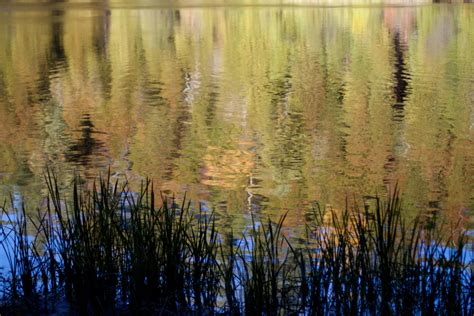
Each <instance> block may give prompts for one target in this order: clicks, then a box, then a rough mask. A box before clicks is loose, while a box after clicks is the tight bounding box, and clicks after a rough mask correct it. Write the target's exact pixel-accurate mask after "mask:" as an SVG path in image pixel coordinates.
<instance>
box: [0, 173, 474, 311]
mask: <svg viewBox="0 0 474 316" xmlns="http://www.w3.org/2000/svg"><path fill="white" fill-rule="evenodd" d="M45 181H46V183H47V185H48V189H49V196H48V198H47V200H46V203H45V206H44V207H42V208H40V209H38V210H36V212H33V213H30V212H27V210H26V209H25V207H23V208H22V209H21V210H15V212H16V213H12V212H7V207H6V205H5V206H4V207H3V208H2V212H3V215H2V218H4V219H5V220H4V222H3V223H2V225H1V228H0V241H1V246H2V249H3V250H4V252H5V254H7V257H8V258H7V262H8V264H9V270H8V271H9V272H8V274H7V275H3V276H2V278H1V279H0V281H1V284H0V289H1V292H0V301H1V307H0V313H2V315H3V314H7V313H16V314H18V313H31V314H36V313H43V314H48V313H53V312H55V311H58V309H60V308H64V306H67V311H68V312H71V313H72V312H73V313H77V314H106V315H107V314H108V315H113V314H160V315H166V314H170V315H171V314H185V315H191V314H196V315H203V314H206V315H207V314H209V315H210V314H229V315H240V314H245V315H283V314H285V315H286V314H300V315H327V314H336V315H358V314H367V315H379V314H383V315H390V314H420V315H435V314H440V315H441V314H449V315H472V314H473V311H474V310H473V301H472V300H473V297H474V278H473V273H472V269H473V262H472V259H469V260H471V261H469V260H468V258H466V257H465V256H466V253H467V252H468V251H472V249H468V247H472V241H469V240H468V239H467V237H466V236H465V235H463V234H462V233H461V234H457V235H455V234H451V233H450V232H451V230H449V231H448V230H446V229H445V226H441V225H436V224H435V225H433V224H432V223H431V224H430V225H427V223H425V222H423V221H422V220H420V219H417V220H415V221H413V222H410V223H407V222H405V220H404V218H403V216H402V212H401V202H400V199H399V192H398V190H395V191H394V193H393V195H392V196H391V197H389V198H388V199H387V200H386V201H382V200H381V199H379V198H377V197H372V198H366V200H367V203H366V204H365V205H364V207H363V208H362V209H359V208H357V207H351V208H349V207H347V208H346V210H345V211H343V212H342V213H340V212H337V211H335V210H323V209H321V208H319V207H318V206H317V205H316V206H315V207H314V210H313V212H312V216H311V217H312V220H311V221H310V222H308V225H307V228H306V237H305V238H304V243H303V244H295V245H292V243H291V242H290V241H289V237H291V236H287V234H288V232H287V231H286V230H285V229H284V221H285V216H282V217H281V218H280V219H279V220H278V221H277V222H272V221H270V220H266V221H264V220H262V221H260V220H261V219H259V218H256V217H253V218H252V226H251V228H250V229H249V230H248V231H245V232H244V233H243V234H242V235H239V236H234V235H233V234H232V233H229V232H228V231H226V232H224V233H220V232H219V231H218V230H217V227H216V223H215V217H214V214H213V213H212V212H207V211H204V210H201V209H199V210H193V209H191V204H190V203H189V201H187V199H186V198H184V199H183V200H182V202H181V203H178V202H177V201H176V199H174V198H166V197H161V198H160V199H159V200H158V201H156V200H155V196H156V194H155V192H154V188H153V184H152V183H151V182H150V181H146V182H144V183H143V185H142V187H141V190H140V192H138V194H137V193H134V192H131V191H129V189H128V186H127V184H126V183H119V182H118V181H112V180H111V179H110V176H109V175H107V176H106V177H104V178H100V179H98V180H97V181H96V182H95V183H93V184H92V185H91V188H89V189H87V188H86V186H85V185H84V184H82V183H83V182H82V181H81V180H80V179H79V177H76V181H75V182H74V185H73V189H72V198H71V201H70V202H68V201H66V200H65V199H63V198H62V194H61V193H60V190H59V187H58V185H57V183H58V180H57V179H56V177H55V176H54V174H52V173H50V172H48V173H47V174H46V179H45ZM158 205H159V206H158ZM12 214H13V215H12ZM28 214H36V215H34V216H30V215H28ZM446 232H448V233H446ZM61 306H62V307H61Z"/></svg>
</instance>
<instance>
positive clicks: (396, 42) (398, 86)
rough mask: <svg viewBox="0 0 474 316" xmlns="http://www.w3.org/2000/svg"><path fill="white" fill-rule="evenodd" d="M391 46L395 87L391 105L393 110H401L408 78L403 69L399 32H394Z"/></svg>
mask: <svg viewBox="0 0 474 316" xmlns="http://www.w3.org/2000/svg"><path fill="white" fill-rule="evenodd" d="M393 46H394V49H395V65H394V67H395V73H394V79H395V86H394V93H395V99H396V103H395V104H394V105H393V106H394V107H395V108H403V107H404V102H405V98H406V96H407V87H408V82H407V78H408V77H409V76H408V74H407V71H406V67H405V56H404V54H403V53H404V52H403V49H402V44H401V40H400V32H399V31H396V32H395V35H394V37H393Z"/></svg>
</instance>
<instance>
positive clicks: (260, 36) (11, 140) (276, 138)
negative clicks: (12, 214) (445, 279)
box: [0, 1, 474, 226]
mask: <svg viewBox="0 0 474 316" xmlns="http://www.w3.org/2000/svg"><path fill="white" fill-rule="evenodd" d="M45 3H46V1H45V2H38V1H36V2H33V1H27V2H26V3H23V2H20V1H14V2H10V1H8V2H5V1H0V118H1V128H0V184H1V191H2V193H3V194H6V193H8V192H15V193H18V192H20V193H21V194H23V195H24V196H27V197H28V203H31V204H36V203H39V201H40V200H41V196H43V195H44V193H45V190H44V186H43V181H42V175H43V172H44V168H45V167H46V166H52V167H54V168H55V170H56V171H57V172H58V173H59V177H60V178H61V179H63V180H64V182H65V183H67V182H68V181H69V180H70V179H71V175H72V172H73V171H75V170H76V171H81V172H83V173H84V174H85V176H87V177H93V176H95V175H96V174H97V170H100V169H103V168H107V167H108V166H111V169H112V171H113V172H114V174H113V176H114V177H118V178H120V177H124V176H126V177H128V179H129V180H130V181H131V182H132V183H135V184H137V183H139V182H140V181H141V180H143V179H144V177H145V176H149V177H151V178H152V179H153V180H154V181H155V184H156V186H157V187H158V188H159V189H161V190H163V191H164V192H179V193H182V192H185V191H186V192H187V193H188V196H190V197H191V198H192V199H193V200H195V201H200V202H202V203H203V204H204V207H206V208H209V209H210V208H215V209H217V210H218V212H219V214H220V216H221V217H223V218H227V219H228V220H229V221H230V223H231V224H235V225H239V223H240V224H242V223H245V222H246V221H247V220H248V216H249V214H252V213H254V214H273V215H276V214H283V213H284V212H286V211H288V212H289V215H288V221H287V224H288V225H290V226H296V225H298V224H300V223H302V222H303V220H304V216H302V215H303V214H304V213H305V212H306V211H307V210H308V209H309V208H310V207H311V205H312V203H313V202H315V201H319V202H320V203H322V204H323V205H325V204H330V205H332V206H333V207H336V208H342V207H343V206H344V203H345V198H346V197H353V196H359V195H362V194H376V193H378V194H381V195H383V194H385V193H386V192H387V190H388V188H389V187H390V186H392V187H393V186H394V185H395V183H399V185H400V186H401V188H402V191H403V194H404V201H405V203H406V204H407V205H408V206H409V207H408V208H407V211H409V212H411V213H412V214H416V213H418V212H425V213H426V214H443V215H446V216H447V217H449V218H452V219H455V220H458V219H461V220H462V221H463V223H467V225H469V218H470V217H471V218H473V215H472V210H473V209H474V180H473V179H474V6H473V5H472V4H455V5H454V4H452V5H445V4H434V5H432V4H426V2H410V3H409V4H410V5H407V6H403V5H400V2H396V1H395V2H390V3H388V4H387V3H385V4H383V3H382V2H381V1H378V2H372V3H371V2H366V1H356V2H352V4H353V5H352V6H344V5H341V4H344V2H343V1H339V2H328V1H326V2H320V1H313V2H311V1H306V2H305V1H300V2H298V1H286V2H283V3H280V2H278V3H273V2H265V1H260V2H255V1H233V2H230V3H229V2H224V1H220V2H210V1H208V2H197V1H186V2H163V1H162V2H153V1H148V2H147V1H145V2H131V1H130V2H125V1H111V2H106V1H103V2H80V1H76V2H74V3H68V2H62V1H59V2H47V3H46V4H45ZM374 3H375V4H374ZM368 4H372V5H368ZM4 196H5V195H4ZM471 221H472V220H471ZM471 225H472V223H471Z"/></svg>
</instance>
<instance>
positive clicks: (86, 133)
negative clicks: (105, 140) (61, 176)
mask: <svg viewBox="0 0 474 316" xmlns="http://www.w3.org/2000/svg"><path fill="white" fill-rule="evenodd" d="M80 132H81V137H80V138H79V139H78V140H77V141H76V142H74V143H73V144H72V145H71V146H70V147H69V148H68V149H67V151H66V153H65V156H66V160H67V161H70V162H73V163H79V164H80V165H82V166H85V167H94V165H92V166H91V165H90V164H91V159H94V158H95V157H96V156H98V155H101V147H103V144H102V142H101V141H98V140H96V139H94V138H93V137H92V136H93V134H95V133H98V132H97V131H95V130H94V124H93V123H92V121H91V118H90V115H88V114H86V115H84V116H83V117H82V119H81V121H80Z"/></svg>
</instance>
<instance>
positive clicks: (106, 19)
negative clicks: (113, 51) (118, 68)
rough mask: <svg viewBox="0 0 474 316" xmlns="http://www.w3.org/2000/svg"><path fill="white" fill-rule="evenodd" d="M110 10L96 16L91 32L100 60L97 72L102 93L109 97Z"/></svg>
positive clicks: (110, 77)
mask: <svg viewBox="0 0 474 316" xmlns="http://www.w3.org/2000/svg"><path fill="white" fill-rule="evenodd" d="M110 15H111V12H110V10H105V11H104V14H103V15H101V16H100V17H98V21H97V23H96V24H95V29H94V34H93V45H94V49H95V52H96V54H97V59H98V60H99V61H100V63H99V69H98V74H99V78H100V82H101V84H102V89H101V91H102V95H103V96H104V98H106V99H109V98H110V97H111V91H112V66H111V64H110V58H109V52H108V47H109V40H110Z"/></svg>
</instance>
